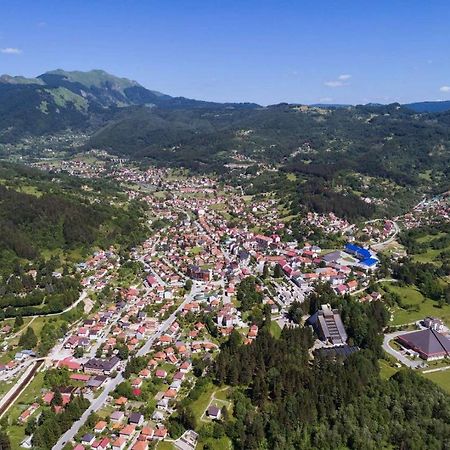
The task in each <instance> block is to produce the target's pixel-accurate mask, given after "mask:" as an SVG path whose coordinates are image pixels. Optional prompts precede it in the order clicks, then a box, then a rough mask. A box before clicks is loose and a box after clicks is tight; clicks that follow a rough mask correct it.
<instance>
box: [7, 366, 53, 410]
mask: <svg viewBox="0 0 450 450" xmlns="http://www.w3.org/2000/svg"><path fill="white" fill-rule="evenodd" d="M43 361H44V359H43V358H40V359H35V360H33V364H31V365H30V366H29V367H28V368H27V370H25V372H24V373H23V374H22V376H21V377H20V378H19V379H18V380H17V381H16V383H15V384H14V386H13V387H12V388H11V389H10V390H9V391H8V392H7V393H6V394H5V395H4V396H3V397H2V399H1V400H0V418H1V417H3V416H4V414H5V413H6V412H7V411H8V409H9V408H10V407H11V406H12V405H13V403H14V402H15V400H16V399H17V398H18V397H19V395H20V394H21V393H22V392H23V391H24V390H25V388H26V387H27V386H28V385H29V384H30V383H31V381H33V378H34V375H35V373H36V372H37V370H38V369H39V367H41V365H42V363H43Z"/></svg>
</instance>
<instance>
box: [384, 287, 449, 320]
mask: <svg viewBox="0 0 450 450" xmlns="http://www.w3.org/2000/svg"><path fill="white" fill-rule="evenodd" d="M382 287H387V288H388V290H389V291H391V292H394V293H396V294H398V295H399V296H400V298H401V299H402V302H403V303H404V304H405V305H410V306H411V308H409V309H403V308H399V307H395V308H393V315H394V318H393V320H392V321H391V325H403V324H406V323H410V322H415V321H417V320H420V319H423V318H425V317H427V316H434V317H439V318H441V319H442V320H443V321H444V322H446V323H448V324H450V305H447V304H446V305H444V306H443V307H442V308H439V306H438V304H437V302H434V301H433V300H430V299H427V298H425V297H424V296H423V295H422V294H421V293H420V292H419V291H418V290H417V289H416V288H415V287H414V286H397V285H395V284H394V283H383V284H382Z"/></svg>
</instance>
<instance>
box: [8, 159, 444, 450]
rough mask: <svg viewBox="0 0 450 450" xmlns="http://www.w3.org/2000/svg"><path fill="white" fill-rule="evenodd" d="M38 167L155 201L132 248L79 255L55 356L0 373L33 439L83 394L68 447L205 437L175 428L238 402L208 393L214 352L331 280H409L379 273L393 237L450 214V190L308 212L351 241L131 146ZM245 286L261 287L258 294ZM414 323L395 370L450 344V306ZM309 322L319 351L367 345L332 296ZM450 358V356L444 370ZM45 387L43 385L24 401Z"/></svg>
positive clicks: (362, 288) (277, 324)
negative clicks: (343, 212) (67, 321)
mask: <svg viewBox="0 0 450 450" xmlns="http://www.w3.org/2000/svg"><path fill="white" fill-rule="evenodd" d="M97 156H98V155H97ZM100 156H102V155H100ZM103 156H104V155H103ZM37 166H38V167H39V168H40V169H44V170H47V171H53V172H54V173H60V172H66V173H69V174H71V175H73V176H79V177H82V178H83V177H84V178H92V179H95V178H106V179H110V180H114V181H115V182H117V183H119V184H121V185H122V186H123V187H124V189H125V191H126V194H127V196H128V198H129V199H130V200H132V199H138V200H139V201H141V202H144V203H145V205H146V207H147V214H148V219H147V222H148V227H149V233H148V239H146V240H145V241H144V242H142V243H141V244H140V245H139V246H136V247H135V248H133V249H132V251H131V252H130V254H129V256H128V258H129V259H128V260H124V259H123V257H122V256H121V255H120V254H119V252H118V251H117V249H116V248H114V247H111V248H105V249H97V250H96V251H95V252H94V253H93V254H92V255H91V257H90V258H89V259H87V260H85V261H79V262H78V263H77V264H76V273H77V274H78V275H79V277H80V280H81V281H80V282H81V286H82V292H81V294H80V297H79V299H78V300H77V301H76V302H75V306H77V305H78V304H80V305H81V306H82V310H83V314H82V316H81V317H80V318H77V320H76V321H75V322H74V323H72V324H71V325H70V327H68V329H67V330H66V331H65V332H64V335H63V336H61V337H60V338H59V339H58V341H57V343H56V345H55V346H54V347H53V348H51V350H50V351H49V353H48V355H47V356H45V357H39V355H36V353H35V352H34V351H33V349H28V348H23V349H21V350H20V351H17V353H16V354H15V356H14V358H13V359H11V360H10V361H4V363H3V364H2V365H0V380H1V381H2V382H5V383H7V388H8V389H7V390H6V391H5V392H4V393H3V397H2V399H1V400H0V416H1V417H2V418H6V420H7V421H8V422H7V423H8V427H10V429H11V430H13V436H14V437H15V438H16V439H17V440H16V441H15V445H18V446H20V447H21V448H32V447H34V446H39V440H40V439H45V434H44V433H43V432H42V430H39V429H38V428H37V419H38V417H39V416H40V415H42V414H45V412H46V410H48V409H53V410H54V411H55V412H56V413H62V412H63V411H64V410H65V409H67V408H68V405H69V404H71V403H72V402H73V401H74V398H77V397H79V398H81V399H82V401H80V403H82V404H83V405H84V407H83V411H82V414H80V415H79V417H78V418H77V419H76V420H75V421H73V423H72V424H71V426H70V427H69V428H68V429H67V431H65V432H64V433H63V434H62V435H61V436H57V441H55V442H56V443H55V445H54V446H53V448H54V449H56V450H61V449H64V450H65V449H74V450H87V449H91V448H92V449H96V450H103V449H107V448H111V449H112V450H125V449H132V450H147V449H148V448H153V447H154V446H156V448H177V449H182V450H192V449H195V448H196V447H197V444H198V442H199V438H200V437H199V434H198V430H194V429H193V428H190V429H183V430H181V431H180V430H177V429H176V427H175V426H174V422H173V421H171V417H173V416H174V415H175V416H177V415H179V414H180V411H181V410H183V408H185V405H186V404H190V405H191V409H190V410H191V411H193V414H194V415H195V417H194V418H193V419H192V420H191V422H192V423H197V424H204V425H208V424H214V423H215V422H217V421H221V418H222V417H223V416H227V415H229V414H230V413H231V411H232V408H233V404H232V399H231V397H230V395H229V393H228V388H225V389H222V390H219V391H217V390H216V391H214V392H209V391H208V389H210V387H207V386H206V387H205V386H203V385H202V378H203V377H204V375H205V371H206V370H207V367H208V362H210V361H213V360H214V358H215V357H216V355H217V354H218V353H219V352H220V348H221V344H222V343H223V342H225V341H226V339H228V338H229V337H230V336H231V335H232V334H233V333H236V332H237V333H239V334H240V335H241V336H242V339H243V342H244V344H246V345H252V343H253V342H254V341H255V339H256V338H257V336H258V333H259V329H260V327H261V324H262V322H263V315H264V314H266V315H268V317H269V320H270V321H271V325H270V329H271V332H272V333H273V334H274V335H275V336H279V334H280V333H281V331H282V330H283V329H284V328H285V327H286V328H295V327H298V326H299V322H298V321H297V322H296V321H295V320H293V318H292V310H293V309H295V307H298V305H302V304H303V302H304V301H305V299H306V298H308V296H309V295H310V294H311V293H313V292H314V291H315V289H316V287H317V286H319V285H327V286H328V287H329V288H330V289H331V290H332V292H333V293H334V294H335V295H337V296H341V297H343V298H347V297H346V296H351V297H352V298H354V299H357V301H359V302H362V303H370V302H381V301H383V299H384V295H385V293H386V292H387V291H388V290H387V289H384V290H383V286H384V285H383V283H385V284H386V285H387V284H391V285H393V286H394V287H393V288H392V289H395V282H396V280H394V279H393V278H392V276H391V275H390V274H384V275H380V274H379V268H380V266H381V265H382V260H383V256H382V255H383V254H385V251H386V250H388V251H389V252H390V253H389V255H390V257H391V258H393V259H399V258H400V256H401V255H400V253H398V249H397V248H395V246H394V249H393V250H392V246H393V245H394V244H396V242H395V238H396V236H397V234H398V232H399V229H400V228H399V227H400V223H401V226H402V227H405V228H406V229H411V228H413V227H414V226H419V225H421V224H423V220H424V219H423V216H424V212H423V211H424V209H425V208H428V210H430V209H432V211H434V212H435V214H436V216H439V217H446V218H447V220H448V218H449V211H450V205H449V201H448V197H445V196H443V197H440V198H436V199H433V200H432V201H431V202H429V203H426V202H422V203H421V204H420V205H419V206H418V207H417V208H415V209H414V210H412V211H411V212H410V213H408V214H407V215H405V216H404V217H401V218H395V219H393V220H387V219H380V220H377V221H370V222H367V223H364V224H362V225H361V224H360V225H357V224H352V223H350V222H348V221H347V220H343V219H341V218H339V217H337V216H335V215H334V214H332V213H331V214H328V215H320V214H317V213H308V214H307V215H306V216H305V217H304V218H303V219H302V220H303V223H304V224H310V225H314V226H315V227H318V228H320V229H322V230H323V232H324V233H326V234H329V235H337V236H338V237H339V239H340V241H339V242H342V244H341V245H340V246H339V247H337V248H326V249H325V248H321V247H320V245H318V243H317V242H314V241H310V240H304V241H301V242H300V241H298V240H296V239H294V238H293V236H292V234H293V232H292V229H291V222H290V221H289V220H286V216H285V215H284V214H283V211H282V208H281V207H280V204H279V201H278V200H277V199H276V198H275V197H273V196H271V195H267V196H259V197H258V198H255V197H251V196H246V195H244V194H243V193H242V191H241V190H240V189H237V188H234V187H231V186H228V185H226V184H224V183H222V182H218V181H217V180H216V179H214V178H212V177H208V176H194V175H187V174H185V173H183V172H178V173H177V172H176V171H171V170H169V169H161V168H155V167H150V168H148V169H146V170H142V169H139V168H137V167H133V166H132V165H131V164H128V163H127V162H126V161H125V160H123V159H117V158H114V159H113V160H112V161H111V164H108V166H106V165H103V164H99V163H98V162H95V163H91V162H89V161H79V160H67V161H63V162H62V163H61V164H60V166H55V165H54V164H47V163H46V162H42V163H38V164H37ZM427 217H428V218H430V217H432V215H431V214H428V215H427ZM362 234H364V235H365V236H366V239H365V243H364V244H362V243H361V239H360V236H361V235H362ZM358 242H359V243H358ZM384 257H385V256H384ZM244 289H250V290H251V291H252V292H253V293H254V294H255V295H254V297H255V298H253V297H252V299H249V298H247V297H246V296H245V295H244V293H243V292H244ZM393 318H394V313H393V314H392V317H391V321H392V320H393ZM415 322H417V325H414V326H412V327H411V326H410V325H409V326H410V329H408V330H407V331H405V332H404V331H402V329H401V327H400V328H399V329H396V330H391V331H390V332H389V333H387V334H386V335H385V343H384V349H385V351H386V352H387V353H388V354H390V355H391V356H392V357H393V358H394V361H395V362H394V363H392V364H391V367H390V368H389V370H395V368H396V367H397V366H398V367H400V366H401V365H405V366H408V367H412V368H417V369H426V368H427V367H428V365H427V362H428V363H429V362H431V361H441V362H442V361H444V360H445V359H447V358H448V357H449V356H450V340H449V337H448V335H449V329H448V326H447V325H446V324H445V323H444V322H443V321H442V320H440V319H437V318H433V317H422V318H420V319H419V320H417V321H415ZM300 323H301V324H302V325H303V324H305V326H308V325H309V326H311V329H313V330H314V335H315V338H316V341H315V343H314V346H313V349H312V350H314V351H312V352H311V358H314V355H315V354H317V353H316V352H319V353H320V352H321V353H322V354H324V353H327V354H329V355H334V356H337V355H340V356H344V357H345V356H348V355H350V354H351V353H353V352H355V351H358V347H357V346H356V345H354V344H353V343H352V342H349V338H348V336H347V333H346V330H345V326H344V324H343V321H342V319H341V316H340V314H339V311H338V310H337V309H334V308H332V307H331V306H330V305H329V304H322V305H319V308H318V309H317V310H316V311H315V313H314V314H311V315H309V314H306V313H305V312H303V314H302V317H301V319H300ZM399 325H401V323H400V324H399ZM393 326H395V324H393ZM25 328H26V327H23V328H22V330H21V332H24V331H25ZM1 333H2V346H3V347H2V348H3V351H6V350H10V349H11V348H14V345H15V344H14V343H13V342H14V338H15V337H16V336H14V334H16V333H17V332H15V331H14V330H13V328H12V326H11V325H8V324H5V325H4V326H3V328H2V330H1ZM442 367H445V368H448V367H449V366H447V365H446V364H444V365H442V366H439V367H437V369H436V370H441V369H442ZM38 377H40V380H41V383H40V384H39V383H38V384H36V386H37V387H36V386H35V381H36V380H37V379H38ZM44 378H45V379H46V380H47V381H46V383H45V384H44V383H42V380H43V379H44ZM49 380H50V381H49ZM31 388H34V389H37V391H33V392H35V395H36V396H34V397H32V398H30V399H29V402H28V403H27V402H25V403H24V402H23V401H22V400H21V399H23V398H24V396H25V398H29V397H27V390H29V389H31Z"/></svg>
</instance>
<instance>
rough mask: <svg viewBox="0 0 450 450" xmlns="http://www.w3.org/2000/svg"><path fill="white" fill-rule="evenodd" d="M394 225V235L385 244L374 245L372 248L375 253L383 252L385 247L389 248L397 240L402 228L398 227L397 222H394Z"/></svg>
mask: <svg viewBox="0 0 450 450" xmlns="http://www.w3.org/2000/svg"><path fill="white" fill-rule="evenodd" d="M392 223H393V224H394V230H395V231H394V234H393V235H392V236H391V237H390V238H388V239H386V240H385V241H384V242H379V243H378V244H373V245H372V246H371V248H372V249H373V250H375V251H377V252H378V251H380V250H383V248H384V247H386V246H388V245H389V244H390V243H391V242H393V241H394V240H395V238H396V237H397V234H398V233H399V232H400V227H399V226H398V224H397V222H395V221H392Z"/></svg>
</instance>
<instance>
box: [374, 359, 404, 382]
mask: <svg viewBox="0 0 450 450" xmlns="http://www.w3.org/2000/svg"><path fill="white" fill-rule="evenodd" d="M378 364H379V366H380V377H381V378H382V379H383V380H387V379H388V378H391V376H392V375H394V373H396V372H398V370H399V369H398V368H396V367H392V366H391V365H390V364H389V363H388V362H387V361H385V360H384V359H380V360H379V361H378Z"/></svg>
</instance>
